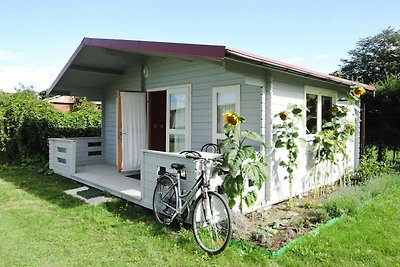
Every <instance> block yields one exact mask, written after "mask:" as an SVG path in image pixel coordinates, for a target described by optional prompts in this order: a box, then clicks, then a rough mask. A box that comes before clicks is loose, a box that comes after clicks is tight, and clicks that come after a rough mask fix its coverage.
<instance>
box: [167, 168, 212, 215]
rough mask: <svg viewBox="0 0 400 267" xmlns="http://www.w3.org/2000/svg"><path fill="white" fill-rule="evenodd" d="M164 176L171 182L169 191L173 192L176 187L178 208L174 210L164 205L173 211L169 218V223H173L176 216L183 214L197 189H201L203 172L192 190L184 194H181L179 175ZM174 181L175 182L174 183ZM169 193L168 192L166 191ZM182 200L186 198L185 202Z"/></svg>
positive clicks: (169, 174)
mask: <svg viewBox="0 0 400 267" xmlns="http://www.w3.org/2000/svg"><path fill="white" fill-rule="evenodd" d="M164 175H167V176H168V177H169V178H171V179H172V180H173V186H172V187H171V188H170V190H173V188H174V187H175V186H176V187H177V189H178V196H177V198H178V208H177V209H175V208H174V207H172V206H170V205H169V204H168V203H164V205H166V206H167V207H168V208H170V209H172V210H173V211H174V215H173V216H172V217H171V221H173V220H174V219H175V218H176V216H178V215H181V214H183V212H184V210H185V209H186V208H187V206H188V205H189V204H190V202H191V201H192V200H193V198H194V197H195V195H196V194H197V192H198V191H199V189H201V190H202V191H203V189H202V187H203V185H204V171H202V172H201V174H200V176H199V178H198V179H197V180H196V183H195V184H194V185H193V186H192V188H190V189H189V191H188V192H187V193H186V194H181V181H180V180H181V175H180V173H177V174H174V173H169V172H167V173H165V174H164ZM174 180H175V181H174ZM167 193H169V191H167ZM183 198H187V199H186V200H185V201H183Z"/></svg>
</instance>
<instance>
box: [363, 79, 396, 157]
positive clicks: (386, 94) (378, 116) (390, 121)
mask: <svg viewBox="0 0 400 267" xmlns="http://www.w3.org/2000/svg"><path fill="white" fill-rule="evenodd" d="M375 85H376V87H377V93H376V96H375V97H374V96H371V95H368V96H366V98H365V100H366V103H367V109H366V120H367V122H368V123H366V133H367V134H366V136H365V138H366V140H365V141H366V143H367V144H369V145H375V146H377V147H378V160H379V161H382V160H383V159H384V152H385V148H389V149H392V150H393V151H394V152H395V153H396V151H399V150H400V124H399V123H398V122H399V119H398V114H400V77H399V76H396V75H390V76H388V77H386V79H385V80H384V81H382V82H378V83H376V84H375Z"/></svg>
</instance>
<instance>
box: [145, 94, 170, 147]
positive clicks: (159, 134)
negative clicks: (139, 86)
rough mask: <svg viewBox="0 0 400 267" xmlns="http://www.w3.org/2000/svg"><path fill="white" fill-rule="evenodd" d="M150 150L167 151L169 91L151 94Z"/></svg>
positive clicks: (149, 98) (149, 95)
mask: <svg viewBox="0 0 400 267" xmlns="http://www.w3.org/2000/svg"><path fill="white" fill-rule="evenodd" d="M148 100H149V106H148V107H149V149H151V150H157V151H165V149H166V146H165V141H166V128H167V126H166V116H167V112H166V109H167V91H158V92H149V94H148Z"/></svg>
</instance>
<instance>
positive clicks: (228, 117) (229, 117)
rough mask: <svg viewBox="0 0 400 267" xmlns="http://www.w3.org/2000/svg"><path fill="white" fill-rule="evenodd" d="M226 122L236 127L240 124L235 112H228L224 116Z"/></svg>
mask: <svg viewBox="0 0 400 267" xmlns="http://www.w3.org/2000/svg"><path fill="white" fill-rule="evenodd" d="M224 122H225V123H227V124H230V125H232V126H233V127H236V126H238V124H239V123H238V122H239V118H238V116H237V115H236V114H235V113H234V112H231V111H227V112H225V114H224Z"/></svg>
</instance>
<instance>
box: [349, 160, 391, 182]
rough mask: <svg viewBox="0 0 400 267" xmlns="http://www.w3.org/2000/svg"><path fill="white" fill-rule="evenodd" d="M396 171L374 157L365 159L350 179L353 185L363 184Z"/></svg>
mask: <svg viewBox="0 0 400 267" xmlns="http://www.w3.org/2000/svg"><path fill="white" fill-rule="evenodd" d="M393 171H394V169H393V168H392V166H391V165H389V164H387V163H385V162H379V161H377V160H376V159H375V158H374V157H368V156H367V157H363V158H362V159H361V160H360V164H359V165H358V167H357V169H356V170H355V171H354V173H353V174H352V175H351V177H350V181H351V183H352V184H363V183H365V182H366V181H368V180H370V179H371V178H374V177H376V176H380V175H382V174H386V173H393Z"/></svg>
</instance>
